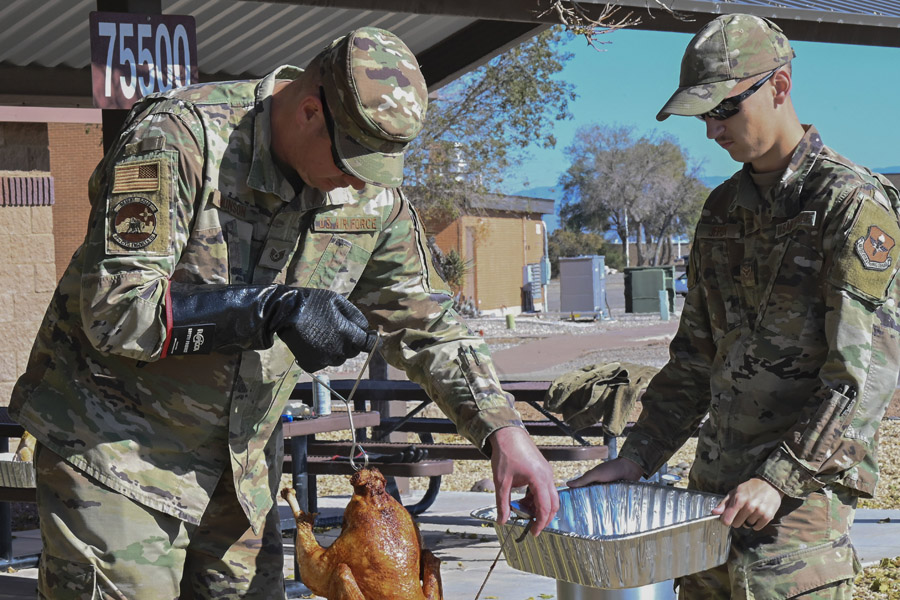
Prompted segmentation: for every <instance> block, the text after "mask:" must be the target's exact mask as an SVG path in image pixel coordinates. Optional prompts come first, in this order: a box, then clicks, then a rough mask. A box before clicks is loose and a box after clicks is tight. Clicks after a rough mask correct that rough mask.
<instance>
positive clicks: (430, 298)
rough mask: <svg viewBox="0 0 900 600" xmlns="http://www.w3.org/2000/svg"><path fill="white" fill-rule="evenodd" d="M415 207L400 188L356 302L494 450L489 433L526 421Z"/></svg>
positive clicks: (389, 353)
mask: <svg viewBox="0 0 900 600" xmlns="http://www.w3.org/2000/svg"><path fill="white" fill-rule="evenodd" d="M431 260H432V259H431V255H430V253H429V252H428V248H427V245H426V243H425V239H424V231H423V229H422V226H421V223H420V221H419V217H418V215H417V214H416V211H415V209H414V208H413V207H412V205H411V204H410V203H409V202H408V201H407V199H406V198H405V197H404V196H403V194H402V193H401V192H400V191H399V190H397V191H396V199H395V208H394V210H393V212H392V215H391V217H390V218H389V222H388V223H386V226H385V228H384V231H383V232H382V234H381V237H380V238H379V240H378V243H377V245H376V247H375V250H374V252H373V255H372V258H371V260H370V261H369V264H368V265H367V266H366V269H365V271H364V272H363V274H362V276H361V278H360V281H359V284H358V285H357V286H356V288H355V289H354V291H353V293H352V295H351V297H350V299H351V301H353V302H354V303H355V304H356V305H357V306H358V307H359V308H360V310H362V311H363V313H364V314H365V315H366V318H368V319H369V323H370V325H371V326H372V327H376V328H380V329H381V330H382V331H383V333H384V337H383V346H382V350H383V352H384V356H385V359H386V360H387V362H388V363H390V364H391V365H393V366H395V367H397V368H399V369H402V370H403V371H405V372H406V374H407V376H408V377H409V378H410V380H412V381H415V382H416V383H418V384H419V385H421V386H422V387H423V388H424V389H425V391H426V393H427V394H428V396H429V397H430V398H431V399H432V400H434V401H435V403H436V404H437V405H438V407H440V409H441V410H442V411H443V412H444V413H445V414H446V415H447V416H448V417H449V418H450V419H451V420H452V421H453V422H454V423H455V424H456V427H457V430H458V431H459V433H460V435H462V436H464V437H466V438H467V439H469V441H471V442H472V443H473V444H474V445H475V446H476V447H478V448H481V449H482V450H483V451H485V452H489V451H490V446H489V445H486V441H487V438H488V437H489V436H490V435H491V433H493V432H494V431H496V430H497V429H500V428H502V427H509V426H519V427H521V426H522V422H521V418H520V416H519V414H518V412H516V410H515V409H514V408H513V406H512V403H511V402H510V400H509V399H508V398H507V395H506V393H505V392H504V391H503V390H502V388H501V387H500V383H499V379H498V377H497V373H496V371H495V369H494V365H493V363H492V361H491V357H490V351H489V350H488V347H487V344H485V343H484V340H483V339H482V338H481V337H480V336H476V335H474V334H473V333H472V332H471V331H469V329H468V327H467V326H466V325H465V323H464V322H463V320H462V318H461V317H460V315H459V314H457V313H456V311H455V310H453V307H452V300H451V298H450V292H449V290H448V289H447V286H446V284H445V283H444V282H443V281H442V280H441V278H440V277H439V276H438V275H437V272H436V271H435V269H434V267H433V265H432V263H431Z"/></svg>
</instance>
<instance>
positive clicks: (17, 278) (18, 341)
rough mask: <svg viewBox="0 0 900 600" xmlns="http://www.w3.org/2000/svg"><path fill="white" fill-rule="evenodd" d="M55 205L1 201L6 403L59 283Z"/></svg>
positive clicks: (1, 379) (0, 362)
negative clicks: (6, 202)
mask: <svg viewBox="0 0 900 600" xmlns="http://www.w3.org/2000/svg"><path fill="white" fill-rule="evenodd" d="M53 250H54V244H53V215H52V207H50V206H0V306H2V307H3V308H4V310H2V311H0V327H2V332H3V333H2V334H0V405H3V406H6V405H8V404H9V396H10V392H12V388H13V384H15V382H16V379H17V378H18V377H19V375H20V374H21V373H23V372H24V370H25V365H26V363H27V361H28V355H29V353H30V352H31V345H32V343H33V341H34V336H35V334H37V330H38V327H39V326H40V324H41V320H42V319H43V317H44V311H45V310H46V308H47V305H48V303H49V302H50V297H51V295H52V294H53V290H54V288H55V287H56V264H55V261H54V251H53Z"/></svg>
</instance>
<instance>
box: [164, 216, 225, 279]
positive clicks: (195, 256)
mask: <svg viewBox="0 0 900 600" xmlns="http://www.w3.org/2000/svg"><path fill="white" fill-rule="evenodd" d="M228 259H229V257H228V247H227V246H226V245H225V236H224V234H223V232H222V229H221V228H220V227H211V228H209V229H201V230H198V231H195V232H193V233H192V234H191V238H190V239H189V240H188V243H187V245H186V246H185V247H184V251H183V252H182V253H181V258H180V259H179V260H178V264H177V265H176V266H175V271H174V272H173V273H172V280H173V281H178V282H180V283H229V282H230V279H229V273H228Z"/></svg>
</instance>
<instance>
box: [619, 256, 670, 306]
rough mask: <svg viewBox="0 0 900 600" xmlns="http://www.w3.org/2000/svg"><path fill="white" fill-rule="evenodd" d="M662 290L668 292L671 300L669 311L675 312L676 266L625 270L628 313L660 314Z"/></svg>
mask: <svg viewBox="0 0 900 600" xmlns="http://www.w3.org/2000/svg"><path fill="white" fill-rule="evenodd" d="M660 290H666V292H667V295H668V298H669V311H670V312H672V311H674V310H675V266H674V265H667V266H663V267H626V268H625V312H626V313H658V312H659V292H660Z"/></svg>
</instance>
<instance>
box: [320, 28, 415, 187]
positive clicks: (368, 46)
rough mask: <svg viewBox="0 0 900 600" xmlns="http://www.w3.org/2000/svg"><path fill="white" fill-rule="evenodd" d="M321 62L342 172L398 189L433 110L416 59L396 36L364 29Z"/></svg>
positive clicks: (330, 50) (333, 48)
mask: <svg viewBox="0 0 900 600" xmlns="http://www.w3.org/2000/svg"><path fill="white" fill-rule="evenodd" d="M320 58H321V60H320V62H319V70H320V75H321V78H322V88H323V91H324V94H325V100H326V103H327V110H328V112H330V113H331V116H332V118H333V120H334V127H333V128H331V131H330V133H331V135H332V140H331V141H332V144H333V147H334V150H335V158H336V160H339V161H340V164H339V165H338V166H339V167H341V168H342V169H343V170H344V171H347V172H348V173H350V174H352V175H355V176H356V177H359V178H360V179H362V180H363V181H365V182H367V183H373V184H375V185H379V186H383V187H397V186H398V185H400V183H401V182H402V181H403V152H404V150H405V149H406V145H407V144H409V142H411V141H412V140H413V139H414V138H415V137H416V135H418V133H419V131H421V129H422V125H423V124H424V121H425V109H426V107H427V105H428V89H427V88H426V86H425V78H424V77H423V76H422V72H421V71H420V70H419V63H418V62H416V57H415V56H414V55H413V53H412V51H410V49H409V48H408V47H407V46H406V44H404V43H403V42H402V41H401V40H400V38H398V37H397V36H396V35H394V34H393V33H391V32H389V31H385V30H384V29H378V28H376V27H362V28H360V29H356V30H354V31H351V32H350V33H349V34H347V35H346V36H344V37H342V38H338V39H337V40H335V41H334V42H332V43H331V44H330V45H329V46H328V47H327V48H326V49H325V50H324V51H323V52H322V54H321V55H320Z"/></svg>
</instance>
